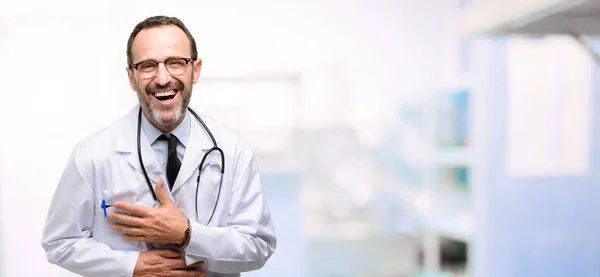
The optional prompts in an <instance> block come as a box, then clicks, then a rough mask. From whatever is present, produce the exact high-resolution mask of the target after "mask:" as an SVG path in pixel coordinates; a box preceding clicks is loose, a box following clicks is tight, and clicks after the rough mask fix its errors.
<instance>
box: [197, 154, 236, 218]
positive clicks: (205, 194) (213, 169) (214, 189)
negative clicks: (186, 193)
mask: <svg viewBox="0 0 600 277" xmlns="http://www.w3.org/2000/svg"><path fill="white" fill-rule="evenodd" d="M221 178H225V176H222V175H221V166H220V164H219V163H218V162H217V161H215V160H213V159H210V160H208V161H207V162H205V165H204V169H203V171H202V174H201V175H200V183H199V185H198V193H197V196H196V197H197V200H198V221H199V222H200V223H202V224H207V223H209V220H210V224H209V226H225V225H226V224H227V221H228V220H229V208H228V207H229V205H228V203H229V202H230V197H231V193H230V192H229V191H230V190H228V188H227V187H226V186H225V184H226V182H225V181H226V180H223V182H221ZM217 199H218V201H217ZM215 205H216V208H215ZM213 210H214V215H213ZM211 216H212V219H211Z"/></svg>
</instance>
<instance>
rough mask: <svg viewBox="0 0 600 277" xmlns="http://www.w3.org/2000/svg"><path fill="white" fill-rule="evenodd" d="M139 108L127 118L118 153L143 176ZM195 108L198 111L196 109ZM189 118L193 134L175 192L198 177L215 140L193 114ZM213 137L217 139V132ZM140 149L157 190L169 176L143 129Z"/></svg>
mask: <svg viewBox="0 0 600 277" xmlns="http://www.w3.org/2000/svg"><path fill="white" fill-rule="evenodd" d="M139 108H140V105H139V104H137V105H136V106H135V107H134V108H133V109H132V110H131V111H130V112H129V114H128V115H127V116H126V117H125V118H124V120H125V121H126V124H124V125H123V130H122V132H121V134H122V135H121V136H119V139H118V140H117V144H116V151H117V152H121V153H124V154H128V155H129V157H128V161H129V163H130V164H131V165H132V166H133V167H134V168H135V169H136V170H138V171H139V172H140V173H141V174H143V171H142V167H141V165H140V162H139V158H138V154H137V129H138V128H137V127H138V112H139ZM191 108H192V109H194V108H193V107H191ZM194 110H195V109H194ZM142 116H143V115H142ZM188 116H190V117H191V118H190V119H191V126H190V135H189V139H188V142H189V143H188V144H187V147H186V150H185V154H184V155H183V161H182V163H181V169H180V170H179V174H178V175H177V180H175V184H174V186H173V189H172V192H175V191H176V190H177V189H178V188H180V187H181V186H182V185H183V184H184V183H185V182H187V181H188V180H189V178H191V177H192V176H194V175H195V174H194V172H195V171H196V170H198V166H199V165H200V162H201V160H202V157H203V156H204V153H206V152H207V151H208V150H209V149H210V148H212V147H213V143H212V140H211V139H210V137H209V136H208V133H207V132H206V131H205V130H204V128H203V127H202V125H201V124H200V122H198V121H197V120H196V118H194V116H193V115H191V114H189V112H188ZM213 135H214V136H216V134H214V133H213ZM140 147H141V151H142V159H143V162H144V167H145V168H146V172H147V173H148V178H149V179H150V180H151V181H152V183H153V187H154V186H155V183H156V182H157V181H158V180H159V179H165V176H163V175H164V174H163V172H162V170H161V168H160V166H159V165H158V161H157V159H156V155H155V154H154V151H153V150H152V147H151V146H150V142H149V141H148V138H147V136H146V134H145V133H144V130H143V129H142V130H141V133H140Z"/></svg>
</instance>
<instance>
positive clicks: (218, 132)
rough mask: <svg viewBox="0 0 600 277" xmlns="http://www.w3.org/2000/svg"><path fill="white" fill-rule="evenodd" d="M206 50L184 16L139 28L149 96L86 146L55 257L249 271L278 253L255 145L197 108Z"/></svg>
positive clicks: (56, 222)
mask: <svg viewBox="0 0 600 277" xmlns="http://www.w3.org/2000/svg"><path fill="white" fill-rule="evenodd" d="M197 55H198V53H197V49H196V42H195V40H194V37H193V36H192V35H191V34H190V32H189V31H188V29H187V28H186V27H185V26H184V24H183V23H182V22H181V21H180V20H179V19H177V18H173V17H165V16H156V17H151V18H147V19H146V20H144V21H142V22H140V23H139V24H138V25H137V26H136V27H135V28H134V30H133V32H132V33H131V36H130V38H129V41H128V43H127V64H128V66H127V74H128V76H129V81H130V84H131V88H132V89H133V90H134V91H136V92H137V96H138V98H139V105H136V107H134V108H133V109H132V110H131V112H130V113H129V114H128V115H126V116H125V117H123V118H122V119H120V120H118V121H117V122H115V123H114V124H112V125H111V126H109V127H107V128H106V129H103V130H101V131H99V132H96V133H95V134H93V135H91V136H89V137H87V138H85V139H83V140H82V141H80V142H79V143H78V144H77V145H76V146H75V148H74V150H73V153H72V155H71V157H70V159H69V161H68V163H67V166H66V168H65V171H64V173H63V175H62V177H61V179H60V182H59V184H58V186H57V188H56V192H55V194H54V197H53V199H52V202H51V205H50V209H49V212H48V216H47V221H46V226H45V228H44V233H43V238H42V246H43V248H44V250H45V251H46V257H47V259H48V261H49V262H51V263H53V264H57V265H59V266H61V267H63V268H65V269H67V270H69V271H71V272H74V273H77V274H80V275H84V276H102V277H106V276H240V272H245V271H251V270H257V269H259V268H261V267H262V266H263V265H264V264H265V263H266V261H267V260H268V259H269V258H270V256H271V255H272V254H273V252H274V251H275V247H276V237H275V230H274V227H273V222H272V219H271V214H270V210H269V208H268V205H267V203H266V201H265V199H264V196H263V193H262V188H261V181H260V174H259V172H258V167H257V162H256V160H255V158H254V157H253V154H252V150H251V148H250V146H248V145H247V144H246V142H245V141H244V140H243V139H242V138H241V137H240V136H239V135H237V134H236V133H235V132H233V131H231V130H229V129H228V128H226V127H225V126H222V125H220V124H218V123H217V122H215V121H213V120H210V119H209V118H206V117H202V118H201V119H200V118H196V116H195V114H194V113H192V112H190V111H189V110H188V105H189V102H190V98H191V94H192V86H193V84H195V83H196V82H197V81H198V77H199V75H200V68H201V66H202V60H201V59H199V58H198V57H197ZM201 120H203V121H201ZM204 124H205V125H206V126H203V125H204ZM136 142H137V143H136ZM216 146H218V147H219V148H215V147H216ZM221 151H222V152H221Z"/></svg>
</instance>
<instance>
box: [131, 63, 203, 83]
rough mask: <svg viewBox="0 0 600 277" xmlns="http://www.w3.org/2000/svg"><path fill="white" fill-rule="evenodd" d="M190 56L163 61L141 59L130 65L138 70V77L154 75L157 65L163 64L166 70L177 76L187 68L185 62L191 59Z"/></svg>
mask: <svg viewBox="0 0 600 277" xmlns="http://www.w3.org/2000/svg"><path fill="white" fill-rule="evenodd" d="M191 60H192V59H190V58H168V59H166V60H164V61H141V62H139V63H136V64H133V65H132V67H133V68H134V69H135V70H138V71H139V72H140V77H141V78H144V79H148V78H152V77H154V76H156V73H157V72H158V65H159V64H160V63H164V64H165V68H166V69H167V72H169V74H171V75H173V76H179V75H182V74H183V73H185V71H186V70H187V64H188V63H189V62H190V61H191Z"/></svg>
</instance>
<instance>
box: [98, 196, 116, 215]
mask: <svg viewBox="0 0 600 277" xmlns="http://www.w3.org/2000/svg"><path fill="white" fill-rule="evenodd" d="M112 206H113V205H112V204H106V200H105V199H102V205H100V207H101V208H102V210H103V211H104V217H106V209H107V208H110V207H112Z"/></svg>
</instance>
